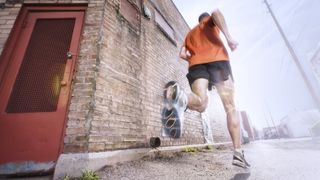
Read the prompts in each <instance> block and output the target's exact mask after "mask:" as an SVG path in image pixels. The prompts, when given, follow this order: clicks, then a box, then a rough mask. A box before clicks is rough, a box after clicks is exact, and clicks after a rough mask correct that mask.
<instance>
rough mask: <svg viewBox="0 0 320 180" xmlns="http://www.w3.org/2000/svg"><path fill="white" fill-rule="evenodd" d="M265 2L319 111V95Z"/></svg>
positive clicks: (265, 0)
mask: <svg viewBox="0 0 320 180" xmlns="http://www.w3.org/2000/svg"><path fill="white" fill-rule="evenodd" d="M263 1H264V3H265V4H266V6H267V8H268V10H269V12H270V14H271V16H272V19H273V20H274V22H275V24H276V26H277V28H278V30H279V32H280V34H281V36H282V38H283V40H284V42H285V44H286V46H287V48H288V49H289V52H290V54H291V56H292V58H293V60H294V62H295V63H296V65H297V67H298V70H299V72H300V74H301V76H302V78H303V80H304V82H305V84H306V85H307V88H308V90H309V92H310V94H311V96H312V97H313V100H314V101H315V103H316V105H317V108H318V110H320V98H319V97H318V95H317V93H316V92H315V90H314V89H313V87H312V85H311V83H310V81H309V79H308V77H307V75H306V73H305V72H304V69H303V68H302V66H301V63H300V61H299V59H298V56H297V55H296V53H295V52H294V50H293V48H292V46H291V44H290V43H289V41H288V39H287V37H286V35H285V34H284V32H283V30H282V28H281V26H280V24H279V22H278V21H277V19H276V17H275V15H274V14H273V11H272V9H271V7H270V5H269V3H268V1H267V0H263Z"/></svg>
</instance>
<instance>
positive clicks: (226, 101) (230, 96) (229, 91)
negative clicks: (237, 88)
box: [215, 78, 235, 112]
mask: <svg viewBox="0 0 320 180" xmlns="http://www.w3.org/2000/svg"><path fill="white" fill-rule="evenodd" d="M215 87H216V88H217V91H218V94H219V96H220V98H221V100H222V104H223V106H224V108H225V111H226V112H229V111H231V110H234V109H235V103H234V85H233V80H232V79H231V78H229V79H228V80H226V81H221V82H219V83H217V84H215Z"/></svg>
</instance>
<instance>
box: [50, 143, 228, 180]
mask: <svg viewBox="0 0 320 180" xmlns="http://www.w3.org/2000/svg"><path fill="white" fill-rule="evenodd" d="M210 145H211V146H214V147H215V149H222V148H228V147H231V146H232V143H231V142H226V143H214V144H195V145H185V146H170V147H160V148H157V149H150V148H141V149H128V150H116V151H106V152H93V153H75V154H61V155H60V156H59V159H58V161H57V164H56V167H55V171H54V176H53V179H54V180H60V179H63V178H64V177H65V176H69V177H79V176H81V173H82V171H83V170H93V171H98V170H100V169H101V168H103V167H105V166H108V165H114V164H117V163H121V162H127V161H134V160H138V159H141V158H142V157H146V156H149V157H152V156H156V155H158V154H159V153H160V154H165V155H169V154H174V153H176V152H181V151H183V150H184V149H186V148H201V149H203V148H206V147H208V146H210Z"/></svg>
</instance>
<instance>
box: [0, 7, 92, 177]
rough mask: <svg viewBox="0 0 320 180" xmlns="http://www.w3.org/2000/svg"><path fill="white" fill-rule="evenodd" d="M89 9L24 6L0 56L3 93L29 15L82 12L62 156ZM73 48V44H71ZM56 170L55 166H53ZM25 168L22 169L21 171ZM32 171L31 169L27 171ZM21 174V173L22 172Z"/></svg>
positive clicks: (63, 130) (0, 86)
mask: <svg viewBox="0 0 320 180" xmlns="http://www.w3.org/2000/svg"><path fill="white" fill-rule="evenodd" d="M86 9H87V4H83V5H77V6H67V5H64V6H52V5H45V6H29V5H27V6H23V7H22V8H21V10H20V12H19V14H18V16H17V18H16V21H15V23H14V26H13V28H12V30H11V32H10V34H9V37H8V39H7V41H6V44H5V46H4V48H3V51H2V53H1V55H0V91H3V90H4V89H5V87H4V84H5V83H4V82H5V80H6V79H7V78H10V77H8V76H7V73H8V72H7V69H8V67H10V65H11V61H10V59H11V58H12V57H13V55H14V53H15V45H16V43H18V42H17V40H18V38H19V35H20V34H21V32H22V30H23V26H24V23H25V20H26V18H27V17H28V14H29V13H31V12H32V13H33V12H68V11H69V12H82V13H83V15H82V17H81V18H80V21H82V26H81V28H80V29H74V33H77V34H79V39H78V40H77V44H76V46H77V47H76V49H77V52H71V53H72V55H74V60H73V61H72V64H71V68H70V69H71V70H72V71H71V72H70V76H69V80H70V81H69V82H70V86H68V92H69V94H68V98H67V104H66V110H65V117H64V120H63V129H62V134H61V136H60V137H61V138H60V145H59V152H58V154H59V155H60V154H61V153H62V152H63V147H64V143H63V139H64V135H65V131H66V124H67V117H68V112H69V108H68V107H69V106H70V101H71V94H72V92H71V91H72V79H73V78H74V75H75V74H74V71H75V67H76V63H77V61H78V56H77V54H79V51H80V44H81V40H82V33H83V29H84V28H83V27H84V20H85V11H86ZM70 45H71V46H72V44H70ZM21 166H24V164H23V163H22V164H21ZM53 168H54V166H53ZM23 169H24V168H23V167H22V169H21V171H24V170H23ZM27 171H30V168H29V169H28V170H27ZM7 173H8V174H12V173H13V174H15V173H17V172H11V173H10V172H7ZM20 173H21V172H20Z"/></svg>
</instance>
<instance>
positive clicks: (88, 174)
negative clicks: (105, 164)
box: [79, 170, 100, 180]
mask: <svg viewBox="0 0 320 180" xmlns="http://www.w3.org/2000/svg"><path fill="white" fill-rule="evenodd" d="M79 179H80V180H99V179H100V177H99V176H98V175H97V174H96V173H95V172H94V171H92V170H85V171H83V172H82V176H81V177H80V178H79Z"/></svg>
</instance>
